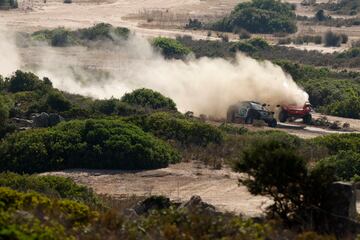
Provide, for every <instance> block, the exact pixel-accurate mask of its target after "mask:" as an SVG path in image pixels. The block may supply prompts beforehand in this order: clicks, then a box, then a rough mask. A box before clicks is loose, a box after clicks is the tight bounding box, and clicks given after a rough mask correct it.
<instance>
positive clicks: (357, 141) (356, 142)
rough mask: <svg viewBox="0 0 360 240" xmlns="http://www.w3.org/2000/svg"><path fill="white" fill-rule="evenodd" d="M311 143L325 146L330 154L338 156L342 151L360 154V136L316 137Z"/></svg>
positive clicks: (353, 134)
mask: <svg viewBox="0 0 360 240" xmlns="http://www.w3.org/2000/svg"><path fill="white" fill-rule="evenodd" d="M311 142H313V143H315V144H318V145H322V146H325V147H326V148H327V149H328V150H329V152H330V154H338V153H339V152H340V151H353V152H360V134H356V133H350V134H329V135H325V136H321V137H316V138H314V139H313V140H311Z"/></svg>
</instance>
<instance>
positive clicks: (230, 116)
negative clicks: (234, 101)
mask: <svg viewBox="0 0 360 240" xmlns="http://www.w3.org/2000/svg"><path fill="white" fill-rule="evenodd" d="M226 121H227V122H229V123H233V122H234V121H235V111H234V109H229V111H228V112H227V115H226Z"/></svg>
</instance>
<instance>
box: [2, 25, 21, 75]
mask: <svg viewBox="0 0 360 240" xmlns="http://www.w3.org/2000/svg"><path fill="white" fill-rule="evenodd" d="M14 42H15V36H14V34H12V33H11V32H9V31H7V29H6V28H5V27H4V26H0V74H3V75H5V76H6V75H9V74H11V73H12V72H14V71H15V70H17V69H19V68H20V63H21V61H20V57H19V54H18V50H17V48H16V45H15V44H14Z"/></svg>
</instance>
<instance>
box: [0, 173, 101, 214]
mask: <svg viewBox="0 0 360 240" xmlns="http://www.w3.org/2000/svg"><path fill="white" fill-rule="evenodd" d="M0 186H1V187H8V188H11V189H13V190H16V191H20V192H29V191H35V192H38V193H41V194H44V195H47V196H49V197H52V198H67V199H71V200H75V201H79V202H83V203H86V204H88V205H90V206H93V207H97V206H101V203H100V200H99V199H98V197H97V196H96V195H95V194H94V193H93V191H92V190H91V189H90V188H87V187H85V186H80V185H77V184H76V183H75V182H74V181H73V180H71V179H69V178H64V177H57V176H38V175H19V174H16V173H9V172H8V173H4V172H3V173H0Z"/></svg>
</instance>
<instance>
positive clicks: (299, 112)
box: [279, 102, 312, 124]
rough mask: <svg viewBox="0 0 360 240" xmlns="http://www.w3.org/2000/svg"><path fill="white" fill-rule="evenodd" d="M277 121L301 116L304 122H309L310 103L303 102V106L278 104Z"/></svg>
mask: <svg viewBox="0 0 360 240" xmlns="http://www.w3.org/2000/svg"><path fill="white" fill-rule="evenodd" d="M280 108H281V109H280V112H279V121H280V122H286V120H288V119H299V118H302V119H303V121H304V123H305V124H310V123H311V119H312V117H311V110H312V109H311V104H310V103H309V102H307V103H305V104H304V105H303V106H297V105H284V106H280Z"/></svg>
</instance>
